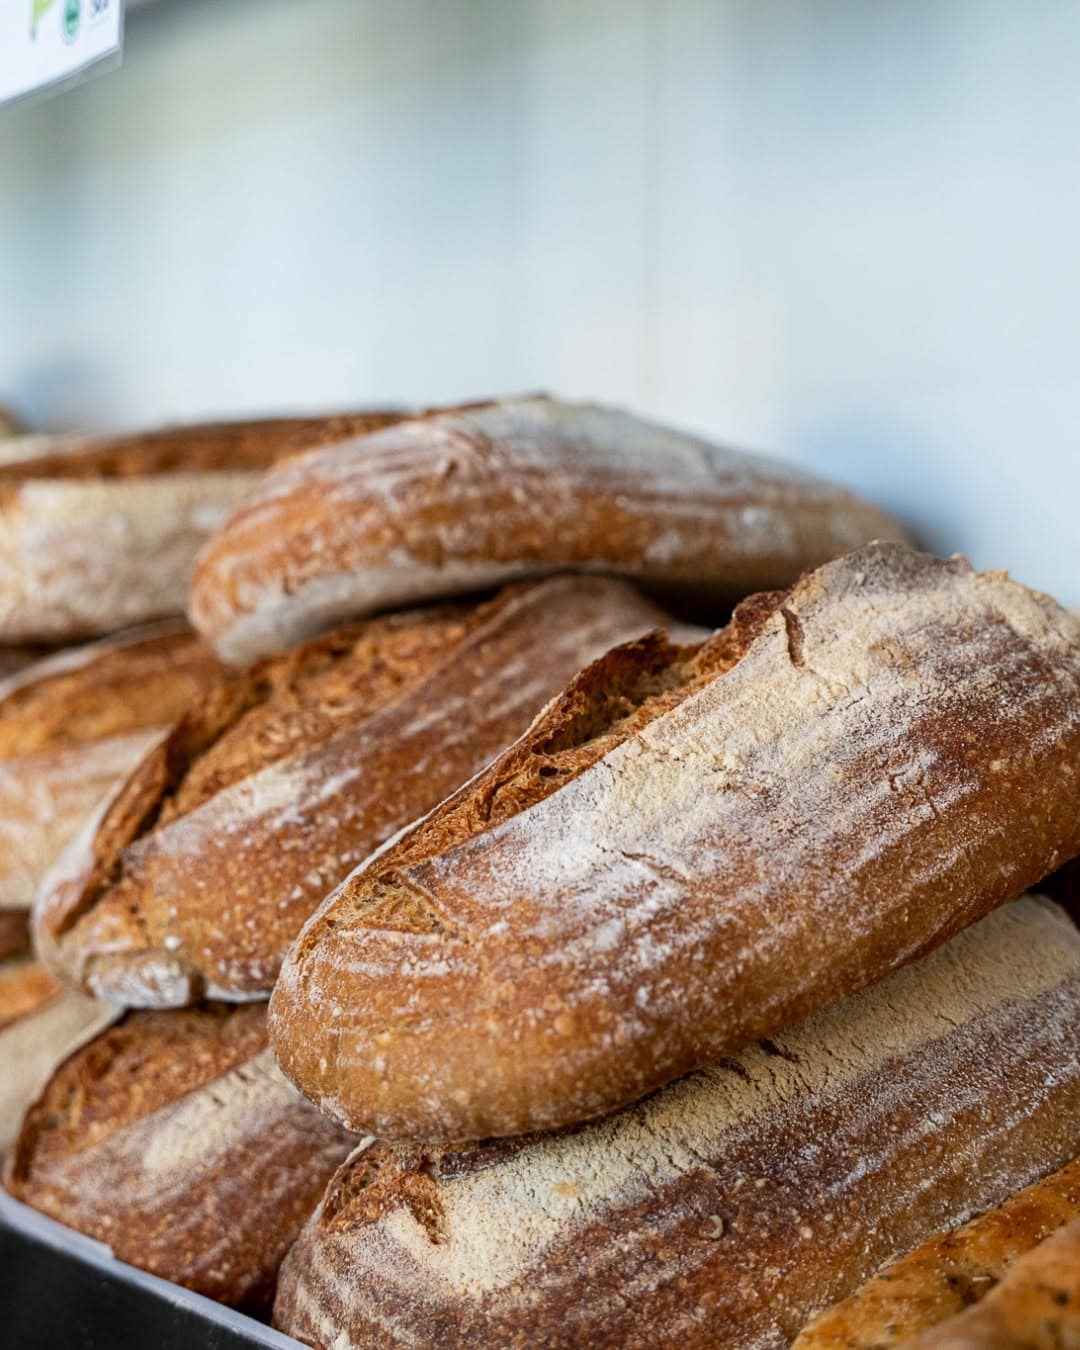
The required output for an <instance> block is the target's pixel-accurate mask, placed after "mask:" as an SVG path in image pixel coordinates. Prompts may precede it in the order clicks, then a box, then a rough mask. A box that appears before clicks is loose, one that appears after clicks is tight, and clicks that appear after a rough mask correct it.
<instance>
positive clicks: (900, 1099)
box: [275, 900, 1080, 1350]
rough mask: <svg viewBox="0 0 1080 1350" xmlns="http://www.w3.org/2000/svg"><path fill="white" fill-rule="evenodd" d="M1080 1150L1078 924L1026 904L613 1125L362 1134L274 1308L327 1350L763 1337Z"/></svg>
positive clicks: (785, 1331) (743, 1343)
mask: <svg viewBox="0 0 1080 1350" xmlns="http://www.w3.org/2000/svg"><path fill="white" fill-rule="evenodd" d="M1078 1143H1080V933H1077V931H1076V930H1075V929H1074V928H1073V927H1072V925H1071V924H1069V923H1068V922H1067V921H1066V920H1065V919H1064V918H1063V917H1062V915H1061V914H1060V912H1059V911H1057V910H1056V909H1055V908H1054V907H1053V906H1051V905H1050V904H1049V903H1048V902H1043V901H1035V900H1023V901H1020V902H1018V903H1016V904H1014V905H1010V906H1007V907H1005V908H1004V909H1001V910H999V911H998V912H996V913H995V914H992V915H990V916H989V917H988V918H986V919H984V920H983V921H982V922H981V923H979V924H977V925H975V926H974V927H972V928H970V929H969V930H968V931H967V932H965V933H962V934H960V935H959V936H958V937H956V938H954V939H953V940H952V941H951V942H950V943H948V944H947V945H945V946H943V947H941V948H939V949H938V950H937V951H935V952H934V953H932V954H931V955H930V956H928V957H926V958H925V959H924V960H923V961H922V962H921V963H920V964H919V965H917V966H911V967H908V968H907V969H905V970H902V971H898V972H896V973H894V974H893V975H892V976H890V977H889V978H888V979H887V980H885V981H884V982H882V983H880V984H878V985H876V986H875V987H874V988H872V989H868V990H864V991H863V992H862V993H860V994H858V995H855V996H854V997H853V998H851V999H849V1000H847V1001H846V1002H844V1003H842V1004H839V1005H837V1006H835V1007H833V1008H830V1009H828V1010H826V1011H824V1012H820V1013H817V1014H815V1015H814V1016H813V1017H812V1018H811V1019H810V1020H808V1021H806V1022H804V1023H802V1024H800V1025H798V1026H796V1027H794V1028H791V1029H789V1030H787V1031H784V1032H781V1033H778V1034H777V1035H776V1036H775V1037H774V1038H772V1039H770V1040H764V1041H762V1042H760V1043H759V1044H757V1045H753V1046H750V1047H748V1048H746V1049H744V1050H743V1051H741V1052H740V1053H739V1054H737V1055H735V1056H731V1057H728V1058H725V1059H721V1060H719V1061H717V1062H715V1063H714V1064H712V1065H711V1066H710V1067H708V1068H707V1069H705V1070H703V1071H702V1072H700V1073H697V1074H694V1075H692V1076H690V1077H688V1078H685V1079H683V1080H681V1081H680V1082H678V1083H675V1084H673V1085H671V1086H669V1087H667V1088H665V1089H663V1090H662V1091H660V1092H658V1093H656V1094H654V1095H653V1096H652V1097H650V1098H648V1099H647V1100H646V1101H644V1102H641V1103H639V1104H638V1105H637V1106H634V1107H630V1108H627V1109H625V1110H623V1111H622V1112H620V1113H619V1114H617V1115H615V1116H612V1117H608V1118H606V1119H604V1120H601V1121H597V1122H595V1123H593V1124H590V1125H586V1126H581V1127H578V1128H575V1129H571V1130H567V1131H564V1132H562V1133H561V1134H555V1135H544V1136H539V1137H535V1136H534V1137H531V1138H525V1139H519V1140H503V1141H496V1142H491V1143H487V1144H480V1145H475V1146H471V1147H467V1148H465V1149H463V1150H460V1151H440V1150H425V1149H423V1148H420V1147H412V1148H402V1149H399V1150H395V1149H393V1148H391V1147H390V1146H387V1145H375V1146H371V1147H368V1148H366V1149H361V1150H360V1151H358V1153H357V1154H355V1155H354V1156H353V1157H352V1158H351V1159H350V1160H349V1161H348V1162H347V1163H345V1164H344V1166H343V1167H342V1168H341V1170H340V1171H339V1172H338V1174H337V1176H336V1177H335V1178H334V1180H333V1182H332V1183H331V1184H330V1187H329V1189H328V1191H327V1194H326V1197H325V1199H324V1200H323V1203H322V1206H321V1207H320V1209H319V1210H318V1211H316V1213H315V1215H314V1216H313V1218H312V1220H311V1222H310V1223H309V1224H308V1225H307V1227H306V1229H305V1230H304V1232H303V1233H302V1234H301V1236H300V1238H299V1239H298V1241H297V1243H296V1245H295V1246H294V1248H293V1249H292V1252H291V1253H290V1255H289V1257H288V1258H287V1260H286V1262H285V1265H284V1267H283V1269H282V1273H281V1279H280V1282H279V1288H278V1297H277V1301H276V1306H275V1323H276V1324H277V1325H278V1326H279V1327H280V1328H281V1329H282V1330H284V1331H287V1332H289V1333H290V1334H291V1335H294V1336H296V1337H297V1338H298V1339H300V1340H302V1341H304V1342H306V1343H307V1344H309V1345H313V1346H318V1347H327V1348H328V1347H331V1346H332V1347H333V1350H348V1347H354V1346H355V1347H360V1346H362V1347H364V1350H369V1348H373V1347H377V1346H389V1345H438V1346H440V1347H447V1348H448V1350H449V1347H457V1346H469V1347H471V1348H472V1350H481V1347H486V1346H500V1347H501V1346H530V1347H545V1348H546V1350H556V1348H557V1347H558V1348H560V1350H561V1348H563V1347H566V1348H567V1350H569V1347H574V1350H598V1348H599V1347H619V1350H623V1348H624V1347H625V1348H626V1350H635V1348H638V1347H641V1348H644V1347H648V1350H662V1348H666V1347H679V1348H680V1350H692V1348H693V1347H699V1346H700V1347H710V1348H711V1347H715V1346H723V1347H725V1350H773V1348H774V1347H777V1348H778V1347H781V1346H786V1345H788V1344H789V1342H790V1340H791V1338H792V1336H793V1335H795V1333H796V1332H797V1331H798V1330H799V1328H800V1327H802V1326H803V1325H804V1323H805V1321H806V1319H807V1317H808V1315H809V1314H810V1313H811V1312H813V1310H814V1309H815V1308H816V1307H818V1306H820V1304H821V1303H822V1302H828V1301H830V1300H832V1299H835V1298H837V1297H839V1296H841V1295H843V1294H844V1293H846V1292H849V1291H850V1290H851V1289H853V1288H854V1287H856V1286H857V1285H858V1284H859V1283H860V1282H861V1281H862V1280H863V1279H865V1278H866V1276H867V1275H868V1274H869V1273H870V1272H871V1271H873V1270H874V1269H876V1268H877V1267H878V1266H880V1265H881V1263H882V1262H883V1261H884V1260H885V1259H887V1258H888V1257H890V1256H891V1255H893V1254H895V1253H896V1252H898V1251H904V1250H909V1249H910V1248H911V1247H913V1246H914V1245H916V1244H917V1243H918V1242H920V1241H922V1240H923V1239H925V1238H927V1237H929V1236H930V1235H931V1234H932V1233H934V1232H935V1231H937V1230H939V1229H940V1228H942V1227H944V1226H949V1225H952V1224H955V1223H958V1222H960V1221H962V1220H964V1219H966V1218H967V1217H968V1216H969V1215H970V1214H971V1213H972V1211H973V1210H977V1209H985V1208H987V1207H988V1206H990V1205H993V1204H996V1203H998V1202H999V1201H1000V1200H1002V1199H1004V1197H1005V1196H1006V1195H1007V1194H1009V1192H1010V1191H1012V1190H1015V1189H1016V1187H1017V1186H1022V1185H1024V1184H1026V1183H1028V1182H1030V1181H1032V1180H1034V1179H1035V1178H1036V1177H1038V1176H1040V1175H1044V1174H1045V1173H1047V1172H1049V1171H1051V1170H1052V1169H1054V1168H1056V1167H1059V1166H1060V1165H1061V1164H1062V1163H1063V1162H1064V1161H1065V1160H1066V1159H1067V1158H1069V1157H1072V1156H1074V1155H1075V1153H1076V1152H1077V1145H1078Z"/></svg>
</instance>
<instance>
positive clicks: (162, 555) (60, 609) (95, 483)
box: [0, 413, 393, 643]
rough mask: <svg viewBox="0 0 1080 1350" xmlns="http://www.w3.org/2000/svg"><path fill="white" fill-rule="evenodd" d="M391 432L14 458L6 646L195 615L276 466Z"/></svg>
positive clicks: (353, 422)
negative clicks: (206, 564) (221, 544)
mask: <svg viewBox="0 0 1080 1350" xmlns="http://www.w3.org/2000/svg"><path fill="white" fill-rule="evenodd" d="M390 420H393V415H392V414H383V413H362V414H357V415H349V416H341V417H330V418H312V417H302V418H278V419H267V420H264V421H258V422H227V423H214V424H206V425H202V426H192V427H174V428H169V429H167V430H164V431H155V432H150V433H144V434H136V435H129V436H119V437H113V438H107V439H105V438H102V439H71V438H64V439H59V440H50V439H48V438H44V439H43V438H39V437H33V438H28V439H27V440H26V441H24V442H22V443H21V445H17V446H16V449H15V451H14V452H12V453H8V454H5V455H3V456H0V642H5V643H10V642H70V641H72V640H74V639H78V638H82V637H88V636H92V635H94V634H97V633H107V632H111V631H113V630H115V629H118V628H123V627H125V626H126V625H128V624H135V623H142V622H145V621H146V620H148V619H155V618H161V617H164V616H167V615H173V614H180V613H182V612H183V609H184V602H185V600H186V598H187V590H188V585H189V583H190V579H191V572H192V567H193V564H194V560H195V554H196V552H197V551H198V549H199V546H200V545H201V544H202V542H203V541H204V540H205V539H206V537H207V536H208V535H209V534H210V533H211V532H212V531H213V530H214V529H215V528H216V527H217V526H218V525H219V524H220V523H221V522H222V520H224V518H225V517H226V516H227V515H228V513H229V512H230V511H231V510H232V508H233V507H234V506H235V505H236V503H237V502H238V501H239V500H240V498H241V497H242V496H243V495H244V493H245V492H247V491H249V490H250V489H251V488H252V487H253V486H254V485H255V483H256V482H257V480H258V477H259V475H260V474H261V473H262V472H263V471H264V470H265V469H266V468H267V467H269V465H270V464H272V463H274V462H275V461H276V460H279V459H282V458H284V457H285V456H287V455H289V454H292V453H297V452H300V451H303V450H306V449H309V448H311V447H312V446H316V445H322V444H325V443H326V442H328V441H332V440H334V439H337V438H340V437H342V436H349V435H355V434H356V433H357V432H360V431H365V430H370V429H372V428H374V427H377V426H383V425H385V424H386V423H387V422H388V421H390Z"/></svg>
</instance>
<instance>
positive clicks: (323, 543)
mask: <svg viewBox="0 0 1080 1350" xmlns="http://www.w3.org/2000/svg"><path fill="white" fill-rule="evenodd" d="M875 536H881V537H887V538H900V537H901V533H900V529H899V527H898V526H897V525H896V523H895V522H894V521H892V520H890V519H889V517H888V516H886V515H884V514H883V513H882V512H881V511H878V510H876V509H875V508H874V507H871V506H868V505H867V504H866V503H865V502H861V501H859V500H858V499H857V498H856V497H853V496H852V495H851V494H850V493H848V492H845V491H843V490H841V489H840V488H836V487H833V486H832V485H831V484H827V483H823V482H821V481H820V480H818V479H815V478H812V477H810V476H809V475H807V474H804V473H801V472H799V471H798V470H795V469H792V468H790V467H788V466H787V465H783V464H777V463H775V462H773V461H771V460H767V459H761V458H758V457H756V456H752V455H743V454H735V453H733V452H731V451H728V450H722V449H720V448H718V447H717V446H714V445H710V444H709V443H708V442H706V441H702V440H699V439H697V438H695V437H692V436H685V435H682V434H680V433H679V432H675V431H672V430H669V429H668V428H665V427H658V426H655V425H653V424H651V423H648V422H643V421H641V420H639V419H638V418H636V417H631V416H629V415H628V414H626V413H623V412H618V411H616V410H613V409H609V408H597V407H588V406H573V405H569V404H563V403H559V402H556V401H554V400H551V399H545V398H521V399H511V400H508V401H506V402H502V403H490V404H486V405H478V406H473V407H470V408H459V409H453V410H447V411H443V412H441V413H435V414H428V415H426V416H423V417H417V418H412V419H409V420H407V421H402V422H400V423H398V424H397V425H396V426H394V427H389V428H385V429H384V430H382V431H379V432H376V433H374V434H372V435H369V436H364V437H362V438H357V439H354V440H352V441H347V442H345V441H343V442H340V443H339V444H337V445H334V446H328V447H327V448H326V449H325V450H323V451H321V452H319V453H318V454H315V455H309V456H307V457H306V458H305V459H304V460H303V461H298V462H296V463H294V464H291V465H284V466H282V467H281V468H280V469H279V470H278V471H275V472H274V473H272V474H271V475H269V476H268V477H267V479H266V480H265V482H264V483H263V484H262V485H261V486H260V487H259V488H258V489H257V490H256V492H254V493H253V494H252V496H251V497H250V498H249V499H248V500H246V501H245V502H244V503H243V504H242V505H241V506H240V507H239V508H238V510H237V511H236V513H235V514H234V515H233V516H232V518H231V519H230V520H229V521H228V522H227V523H226V524H225V525H224V526H223V527H222V529H221V530H220V531H219V532H218V533H217V534H216V535H215V536H214V538H213V539H212V540H211V541H210V542H209V543H208V545H207V547H206V549H205V550H204V552H203V554H202V557H201V560H200V563H199V566H198V570H197V573H196V577H195V581H194V585H193V589H192V595H191V605H190V612H191V614H192V618H193V622H194V623H195V625H196V627H198V628H199V629H200V630H201V631H202V632H203V633H205V634H206V636H207V637H208V638H209V639H210V640H211V641H212V642H213V643H214V644H215V645H216V646H217V647H218V649H219V650H220V651H221V652H222V653H223V654H224V655H226V656H227V657H228V659H230V660H237V661H238V660H249V659H250V658H251V657H252V656H255V655H260V654H262V653H264V652H267V651H272V650H279V649H280V648H282V647H286V646H288V645H289V644H290V643H292V642H295V641H297V640H298V639H299V638H303V637H306V636H308V635H309V634H311V633H312V632H315V631H317V630H318V629H319V628H320V627H324V626H326V625H327V624H328V623H330V622H334V621H337V620H340V619H341V618H343V617H346V616H354V615H357V614H363V613H368V612H371V611H373V610H379V609H386V608H391V607H393V606H396V605H401V604H406V603H410V602H413V601H415V600H418V599H425V598H428V597H431V596H441V595H448V594H453V593H455V592H462V591H469V590H477V589H479V588H481V587H485V586H492V585H496V584H499V583H501V582H503V581H506V580H508V579H510V578H513V577H520V576H525V575H530V574H536V573H538V572H551V571H557V570H559V569H562V568H573V569H575V570H588V571H600V572H609V573H620V574H624V575H627V576H629V577H631V578H634V579H637V580H639V581H644V582H649V583H653V584H656V585H663V586H666V587H668V588H675V589H676V590H680V591H689V592H690V593H692V594H693V595H694V596H695V597H696V598H697V600H698V602H699V604H700V603H701V602H702V600H703V599H704V597H712V600H713V603H715V599H716V597H717V596H721V597H726V598H728V599H737V598H739V597H740V596H743V595H745V594H746V593H747V592H748V591H751V590H754V589H755V588H760V587H765V586H775V585H784V584H787V583H788V582H790V581H792V580H793V579H794V578H795V577H796V576H797V575H798V574H799V572H800V570H801V569H802V568H804V567H808V566H813V565H814V564H816V563H819V562H822V561H824V560H825V559H826V558H829V557H832V556H833V555H835V554H837V553H842V552H843V551H844V550H845V549H848V548H851V547H853V546H854V545H855V544H859V543H863V542H865V541H866V540H867V539H870V538H873V537H875Z"/></svg>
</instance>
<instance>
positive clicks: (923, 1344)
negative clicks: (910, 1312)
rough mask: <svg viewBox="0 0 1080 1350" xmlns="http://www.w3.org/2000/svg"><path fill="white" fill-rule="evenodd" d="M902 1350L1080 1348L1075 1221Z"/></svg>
mask: <svg viewBox="0 0 1080 1350" xmlns="http://www.w3.org/2000/svg"><path fill="white" fill-rule="evenodd" d="M904 1350H1080V1219H1078V1220H1076V1221H1075V1222H1073V1223H1070V1224H1067V1225H1066V1226H1065V1227H1064V1228H1059V1229H1058V1230H1057V1232H1056V1233H1054V1234H1053V1235H1052V1236H1051V1237H1048V1238H1047V1239H1046V1240H1045V1241H1044V1242H1042V1243H1040V1244H1039V1246H1038V1247H1036V1248H1035V1249H1034V1250H1033V1251H1030V1252H1027V1253H1026V1254H1025V1255H1024V1256H1021V1257H1020V1259H1019V1260H1018V1261H1017V1262H1016V1263H1015V1265H1013V1266H1010V1267H1009V1270H1008V1271H1007V1272H1006V1274H1005V1276H1004V1278H1003V1279H1002V1281H1001V1283H1000V1284H999V1285H998V1286H997V1288H995V1289H993V1290H991V1292H990V1293H989V1294H987V1296H986V1298H984V1299H982V1300H981V1301H980V1302H979V1303H976V1304H975V1306H974V1307H972V1308H968V1309H967V1310H966V1311H965V1312H962V1313H957V1315H956V1316H955V1317H950V1318H949V1320H948V1321H947V1322H942V1323H941V1325H940V1326H936V1327H933V1328H932V1329H931V1330H929V1331H924V1332H923V1333H922V1334H921V1335H919V1336H915V1337H913V1338H912V1339H911V1340H910V1341H905V1342H904Z"/></svg>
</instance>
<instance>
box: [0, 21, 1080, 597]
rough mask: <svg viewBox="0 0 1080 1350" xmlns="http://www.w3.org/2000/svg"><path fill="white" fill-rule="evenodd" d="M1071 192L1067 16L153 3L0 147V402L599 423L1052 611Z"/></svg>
mask: <svg viewBox="0 0 1080 1350" xmlns="http://www.w3.org/2000/svg"><path fill="white" fill-rule="evenodd" d="M4 2H5V3H6V2H7V0H4ZM1078 150H1080V5H1077V4H1075V3H1070V2H1069V0H1059V2H1057V3H1053V2H1051V0H1024V3H1022V4H1021V3H1017V0H926V2H925V3H924V2H923V0H890V2H888V3H885V2H883V0H879V2H877V3H873V2H871V0H393V3H388V2H387V0H171V3H164V4H162V5H160V6H158V7H156V8H152V9H150V10H148V11H146V12H140V13H138V14H136V15H133V16H132V18H131V20H130V23H129V31H128V47H127V54H126V60H125V65H124V68H123V69H122V71H120V72H119V73H117V74H110V75H106V76H104V77H102V78H101V79H99V80H96V81H93V82H92V83H89V84H87V85H86V86H85V87H83V88H81V89H79V90H76V91H74V92H72V93H68V94H65V95H63V96H61V97H59V98H55V99H53V100H51V101H48V102H45V103H41V104H38V105H36V106H30V107H19V108H13V109H9V110H0V400H3V399H5V398H6V399H10V400H12V401H14V402H15V403H16V404H17V405H18V406H19V407H20V408H21V409H22V410H23V411H24V413H25V414H27V415H28V416H29V417H30V418H32V419H33V420H34V421H35V422H37V423H38V424H39V425H43V426H47V427H66V426H71V425H90V426H106V425H113V426H115V425H133V424H136V423H141V422H146V421H159V420H162V419H173V418H187V417H193V416H201V415H205V414H215V413H241V412H246V411H256V410H258V411H262V410H267V409H287V408H292V407H309V406H314V407H319V406H322V405H335V406H339V405H343V404H356V403H365V402H374V403H379V402H384V401H386V400H388V399H390V400H404V401H409V402H413V401H419V402H423V401H438V400H445V399H456V398H461V397H464V396H471V395H483V394H485V393H488V392H495V391H499V392H507V391H514V390H520V389H533V388H546V389H549V390H552V391H557V392H561V393H564V394H569V395H589V396H594V397H598V398H602V399H611V400H618V401H620V402H624V403H628V404H630V405H632V406H634V407H635V408H637V409H639V410H642V411H645V412H648V413H653V414H656V415H658V416H661V417H664V418H666V419H668V420H671V421H673V422H677V423H681V424H683V425H687V426H690V427H693V428H697V429H700V430H703V431H706V432H709V433H712V434H714V435H716V436H717V437H719V438H722V439H724V440H728V441H731V442H735V443H738V444H740V445H744V446H749V447H752V448H759V449H768V450H771V451H773V452H775V453H778V454H780V455H783V456H785V457H788V458H791V459H794V460H798V461H801V462H803V463H805V464H807V465H811V466H814V467H816V468H818V469H820V470H822V471H823V472H826V473H829V474H832V475H834V476H836V477H839V478H841V479H844V480H846V481H848V482H850V483H852V484H853V485H854V486H856V487H858V488H860V489H861V490H863V491H864V492H866V493H867V494H869V495H871V496H873V497H875V498H876V499H877V500H879V501H880V502H882V503H883V504H885V505H887V506H889V507H892V508H893V509H894V510H896V511H898V512H899V513H900V514H901V515H903V516H904V517H905V518H906V519H907V520H908V521H909V522H910V523H911V524H913V525H914V526H915V527H916V529H917V531H918V533H919V534H920V536H921V537H922V538H923V540H924V541H925V542H926V543H927V544H929V545H930V546H932V547H933V548H935V549H936V550H938V551H951V550H953V549H957V548H958V549H962V550H964V551H965V552H967V553H968V554H969V555H970V556H971V557H972V558H973V560H974V561H976V562H977V563H978V564H980V565H1002V566H1008V567H1010V568H1011V569H1012V570H1013V571H1014V572H1015V573H1016V574H1017V575H1018V576H1020V577H1021V578H1023V579H1024V580H1026V581H1029V582H1032V583H1034V584H1038V585H1042V586H1044V587H1046V588H1048V589H1052V590H1055V591H1056V592H1057V593H1058V594H1059V595H1060V596H1061V597H1062V598H1063V599H1066V600H1068V601H1070V602H1072V603H1080V571H1078V569H1077V567H1076V562H1077V538H1078V530H1077V525H1076V519H1077V515H1078V511H1080V448H1078V447H1080V321H1078V315H1080V173H1078V171H1077V170H1078V165H1077V157H1078Z"/></svg>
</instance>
